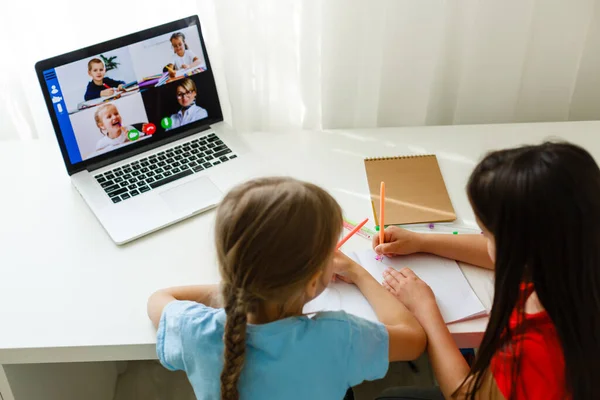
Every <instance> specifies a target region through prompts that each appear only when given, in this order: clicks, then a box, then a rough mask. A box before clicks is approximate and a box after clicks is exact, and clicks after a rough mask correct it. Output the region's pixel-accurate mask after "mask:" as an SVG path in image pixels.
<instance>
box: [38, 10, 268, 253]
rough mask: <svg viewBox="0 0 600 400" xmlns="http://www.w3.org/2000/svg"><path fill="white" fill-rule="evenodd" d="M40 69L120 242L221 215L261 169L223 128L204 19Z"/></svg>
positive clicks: (64, 136)
mask: <svg viewBox="0 0 600 400" xmlns="http://www.w3.org/2000/svg"><path fill="white" fill-rule="evenodd" d="M35 68H36V72H37V76H38V79H39V82H40V85H41V88H42V92H43V95H44V98H45V100H46V105H47V107H48V112H49V113H50V117H51V119H52V123H53V126H54V130H55V132H56V138H57V139H58V144H59V146H60V150H61V152H62V156H63V159H64V163H65V166H66V168H67V172H68V173H69V175H70V176H71V181H72V183H73V185H74V186H75V188H76V189H77V190H78V191H79V193H80V194H81V196H82V197H83V199H84V200H85V201H86V202H87V204H88V205H89V207H90V208H91V210H92V211H93V212H94V214H95V215H96V217H97V218H98V220H99V221H100V223H101V224H102V226H103V227H104V228H105V229H106V231H107V232H108V234H109V235H110V237H111V238H112V240H113V241H114V242H115V243H117V244H123V243H127V242H129V241H132V240H134V239H136V238H139V237H141V236H143V235H145V234H148V233H150V232H153V231H156V230H158V229H160V228H162V227H165V226H167V225H170V224H172V223H174V222H177V221H180V220H183V219H185V218H187V217H190V216H192V215H195V214H198V213H201V212H203V211H206V210H209V209H212V208H214V207H216V205H217V204H218V203H219V201H220V200H221V198H222V197H223V193H224V192H226V191H227V190H228V189H229V188H231V187H232V186H234V185H235V184H237V183H239V182H241V181H242V180H244V179H247V178H250V177H251V176H253V171H256V166H257V164H258V163H259V160H258V157H256V156H254V155H253V154H252V152H251V151H250V150H249V149H248V148H247V146H245V144H244V142H243V141H242V140H241V138H240V137H239V136H238V135H237V134H236V133H235V132H234V131H233V130H231V129H230V128H228V127H227V126H226V125H225V124H224V123H223V114H222V112H221V106H220V103H219V96H218V93H217V87H216V84H215V79H214V76H213V71H212V68H211V65H210V61H209V58H208V54H207V52H206V47H205V44H204V40H203V38H202V32H201V29H200V22H199V19H198V17H197V16H192V17H188V18H184V19H181V20H179V21H175V22H171V23H168V24H165V25H161V26H157V27H155V28H151V29H147V30H144V31H141V32H137V33H133V34H130V35H127V36H124V37H121V38H118V39H114V40H110V41H108V42H104V43H100V44H96V45H93V46H90V47H86V48H84V49H80V50H76V51H73V52H70V53H67V54H63V55H60V56H56V57H53V58H50V59H46V60H43V61H39V62H38V63H37V64H36V67H35Z"/></svg>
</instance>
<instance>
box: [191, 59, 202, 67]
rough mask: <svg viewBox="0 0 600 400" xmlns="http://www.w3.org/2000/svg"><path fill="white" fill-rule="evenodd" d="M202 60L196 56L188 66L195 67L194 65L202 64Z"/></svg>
mask: <svg viewBox="0 0 600 400" xmlns="http://www.w3.org/2000/svg"><path fill="white" fill-rule="evenodd" d="M200 63H201V61H200V59H199V58H198V57H194V59H193V60H192V64H191V65H189V66H188V68H193V67H197V66H198V65H200Z"/></svg>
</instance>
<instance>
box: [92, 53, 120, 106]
mask: <svg viewBox="0 0 600 400" xmlns="http://www.w3.org/2000/svg"><path fill="white" fill-rule="evenodd" d="M88 75H89V76H90V77H91V78H92V80H91V81H90V83H88V85H87V89H86V91H85V95H84V99H85V101H88V100H92V99H97V98H99V97H108V96H112V95H114V94H115V93H116V90H122V89H123V85H124V84H125V82H123V81H116V80H114V79H110V78H109V77H106V76H105V75H106V67H105V66H104V62H102V60H101V59H99V58H92V59H91V60H90V61H89V62H88ZM115 88H116V90H115Z"/></svg>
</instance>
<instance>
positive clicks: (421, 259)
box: [304, 250, 487, 323]
mask: <svg viewBox="0 0 600 400" xmlns="http://www.w3.org/2000/svg"><path fill="white" fill-rule="evenodd" d="M348 256H349V257H351V258H352V259H354V260H355V261H356V262H358V263H359V264H361V265H362V266H363V267H364V268H365V269H366V270H367V271H369V273H370V274H371V275H373V277H375V279H377V281H379V282H382V281H383V271H384V270H385V268H386V267H388V266H389V267H392V268H394V269H396V270H400V269H402V268H404V267H408V268H410V269H412V270H413V271H414V272H415V274H417V275H418V276H419V277H420V278H421V279H423V280H424V281H425V282H426V283H427V284H428V285H429V286H430V287H431V289H432V290H433V293H434V294H435V297H436V301H437V303H438V306H439V307H440V311H441V313H442V316H443V318H444V321H446V323H451V322H456V321H460V320H463V319H468V318H473V317H477V316H480V315H485V314H486V313H487V311H486V309H485V307H483V304H481V301H480V300H479V298H478V297H477V295H476V294H475V292H474V291H473V289H471V286H470V285H469V282H468V281H467V279H466V278H465V276H464V275H463V273H462V271H461V269H460V267H459V266H458V264H457V263H456V262H455V261H452V260H448V259H446V258H442V257H437V256H434V255H430V254H413V255H410V256H399V257H393V258H388V257H385V258H384V259H383V262H381V261H377V260H375V252H374V251H373V250H365V251H360V252H356V253H348ZM334 310H344V311H346V312H348V313H350V314H354V315H357V316H359V317H363V318H366V319H369V320H371V321H376V320H377V317H376V315H375V312H374V311H373V309H372V308H371V306H370V305H369V302H368V301H367V300H366V299H365V297H364V296H363V295H362V293H361V292H360V290H358V288H357V287H356V286H354V285H351V284H347V283H344V282H336V283H332V284H331V285H329V287H328V288H327V289H326V290H325V291H324V292H323V293H322V294H321V295H320V296H319V297H317V298H316V299H314V300H313V301H311V302H310V303H308V304H306V305H305V306H304V312H305V313H312V312H317V311H334Z"/></svg>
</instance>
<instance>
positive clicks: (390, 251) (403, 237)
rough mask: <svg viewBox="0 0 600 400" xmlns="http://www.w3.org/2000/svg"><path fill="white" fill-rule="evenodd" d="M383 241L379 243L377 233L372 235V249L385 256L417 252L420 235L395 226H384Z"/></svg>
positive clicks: (419, 244) (419, 245)
mask: <svg viewBox="0 0 600 400" xmlns="http://www.w3.org/2000/svg"><path fill="white" fill-rule="evenodd" d="M384 233H385V243H383V244H379V235H375V237H373V249H374V250H375V253H377V254H383V255H385V256H387V257H392V256H397V255H406V254H413V253H418V252H419V250H420V247H421V235H420V234H418V233H416V232H411V231H407V230H406V229H402V228H398V227H397V226H389V227H387V228H385V231H384Z"/></svg>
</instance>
